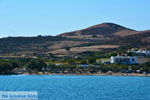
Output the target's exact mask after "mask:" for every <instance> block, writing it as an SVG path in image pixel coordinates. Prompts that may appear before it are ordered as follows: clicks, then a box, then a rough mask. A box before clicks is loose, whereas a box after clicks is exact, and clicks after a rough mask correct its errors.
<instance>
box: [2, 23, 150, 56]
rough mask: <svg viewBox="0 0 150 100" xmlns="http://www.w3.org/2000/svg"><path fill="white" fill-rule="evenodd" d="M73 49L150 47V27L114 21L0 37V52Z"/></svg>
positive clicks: (73, 50)
mask: <svg viewBox="0 0 150 100" xmlns="http://www.w3.org/2000/svg"><path fill="white" fill-rule="evenodd" d="M66 47H71V49H70V51H71V52H73V53H75V54H76V53H82V52H86V51H92V52H94V51H103V50H107V49H108V50H116V49H118V48H121V47H126V48H134V47H137V48H147V49H150V31H136V30H132V29H129V28H126V27H123V26H120V25H117V24H114V23H103V24H98V25H95V26H91V27H88V28H85V29H82V30H77V31H73V32H67V33H63V34H60V35H58V36H38V37H8V38H1V39H0V54H8V53H13V54H24V53H27V52H28V53H29V52H30V53H35V52H39V53H53V54H56V55H57V54H60V55H63V54H65V53H66V51H65V48H66Z"/></svg>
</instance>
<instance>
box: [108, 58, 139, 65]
mask: <svg viewBox="0 0 150 100" xmlns="http://www.w3.org/2000/svg"><path fill="white" fill-rule="evenodd" d="M110 63H120V64H137V63H138V58H137V57H131V56H112V57H111V58H110Z"/></svg>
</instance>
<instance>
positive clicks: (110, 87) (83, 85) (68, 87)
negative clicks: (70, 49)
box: [0, 75, 150, 100]
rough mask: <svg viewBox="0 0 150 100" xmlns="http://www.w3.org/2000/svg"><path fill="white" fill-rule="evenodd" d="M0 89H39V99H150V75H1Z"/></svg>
mask: <svg viewBox="0 0 150 100" xmlns="http://www.w3.org/2000/svg"><path fill="white" fill-rule="evenodd" d="M0 91H38V95H39V96H38V97H39V100H150V77H131V76H65V75H64V76H63V75H62V76H59V75H42V76H40V75H27V76H25V75H20V76H19V75H18V76H17V75H16V76H15V75H12V76H11V75H10V76H0Z"/></svg>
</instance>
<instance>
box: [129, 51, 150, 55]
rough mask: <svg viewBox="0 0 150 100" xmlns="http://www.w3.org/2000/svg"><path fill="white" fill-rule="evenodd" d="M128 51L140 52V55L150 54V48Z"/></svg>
mask: <svg viewBox="0 0 150 100" xmlns="http://www.w3.org/2000/svg"><path fill="white" fill-rule="evenodd" d="M128 52H133V53H135V54H139V55H142V54H143V55H146V56H150V50H138V51H128Z"/></svg>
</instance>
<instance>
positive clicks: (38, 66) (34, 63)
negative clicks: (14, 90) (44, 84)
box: [27, 59, 47, 71]
mask: <svg viewBox="0 0 150 100" xmlns="http://www.w3.org/2000/svg"><path fill="white" fill-rule="evenodd" d="M46 67H47V64H46V63H45V62H44V61H43V60H41V59H35V60H31V61H30V62H29V63H28V64H27V68H29V69H33V70H38V71H41V70H42V68H46Z"/></svg>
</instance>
